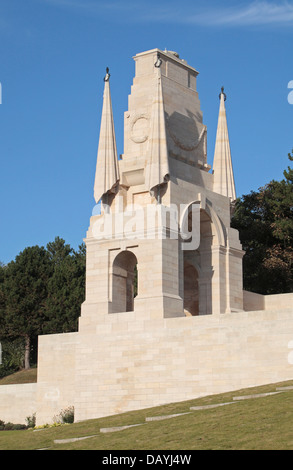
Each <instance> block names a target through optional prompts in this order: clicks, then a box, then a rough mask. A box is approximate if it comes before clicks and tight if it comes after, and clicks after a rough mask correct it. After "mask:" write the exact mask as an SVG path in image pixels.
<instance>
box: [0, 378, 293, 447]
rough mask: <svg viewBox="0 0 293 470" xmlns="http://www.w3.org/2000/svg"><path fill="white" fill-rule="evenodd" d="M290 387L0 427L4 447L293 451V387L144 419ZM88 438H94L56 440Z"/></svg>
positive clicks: (245, 391) (257, 389)
mask: <svg viewBox="0 0 293 470" xmlns="http://www.w3.org/2000/svg"><path fill="white" fill-rule="evenodd" d="M289 385H293V380H292V381H290V382H286V383H285V384H284V383H282V384H272V385H267V386H262V387H256V388H250V389H246V390H239V391H237V392H231V393H225V394H221V395H214V396H210V397H205V398H200V399H195V400H191V401H187V402H181V403H175V404H171V405H165V406H160V407H156V408H151V409H146V410H142V411H133V412H129V413H123V414H120V415H115V416H110V417H107V418H100V419H94V420H88V421H83V422H80V423H75V424H70V425H64V426H61V427H57V428H47V429H43V430H40V431H32V430H25V431H1V432H0V450H29V449H44V448H48V449H51V450H74V449H75V450H105V451H106V450H111V451H115V450H181V451H182V450H207V449H212V450H218V449H219V450H277V449H280V450H293V406H292V404H293V390H292V391H286V392H282V393H279V394H277V395H271V396H267V397H263V398H253V399H250V400H243V401H238V402H236V403H234V404H232V405H226V406H222V407H219V408H213V409H208V410H201V411H192V412H190V413H189V414H186V415H183V416H178V417H175V418H171V419H168V420H164V421H148V422H146V421H145V419H146V417H153V416H160V415H170V414H177V413H185V412H189V411H190V407H191V406H199V405H208V404H214V403H225V402H229V401H233V397H235V396H237V395H238V396H239V395H246V394H253V393H264V392H274V391H275V390H276V387H277V386H289ZM0 418H1V417H0ZM132 424H140V426H136V427H133V428H129V429H125V430H123V431H119V432H112V433H106V434H104V433H101V432H100V428H109V427H116V426H125V425H132ZM86 436H94V437H91V438H89V439H85V440H80V441H77V442H72V443H64V444H56V443H54V440H61V439H69V438H78V437H86Z"/></svg>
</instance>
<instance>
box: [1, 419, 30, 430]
mask: <svg viewBox="0 0 293 470" xmlns="http://www.w3.org/2000/svg"><path fill="white" fill-rule="evenodd" d="M23 429H27V426H26V425H25V424H13V423H9V422H8V423H5V422H4V421H2V420H1V419H0V431H20V430H23Z"/></svg>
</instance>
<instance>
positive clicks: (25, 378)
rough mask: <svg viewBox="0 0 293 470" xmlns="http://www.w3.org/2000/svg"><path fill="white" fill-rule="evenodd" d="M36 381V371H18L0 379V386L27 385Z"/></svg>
mask: <svg viewBox="0 0 293 470" xmlns="http://www.w3.org/2000/svg"><path fill="white" fill-rule="evenodd" d="M36 381H37V369H36V368H34V369H28V370H20V371H19V372H15V374H11V375H7V376H6V377H3V378H2V379H0V385H12V384H27V383H35V382H36Z"/></svg>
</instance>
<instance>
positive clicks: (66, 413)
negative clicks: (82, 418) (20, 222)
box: [53, 406, 74, 424]
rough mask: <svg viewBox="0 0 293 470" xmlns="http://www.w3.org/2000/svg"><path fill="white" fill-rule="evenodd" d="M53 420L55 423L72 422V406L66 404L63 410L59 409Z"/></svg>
mask: <svg viewBox="0 0 293 470" xmlns="http://www.w3.org/2000/svg"><path fill="white" fill-rule="evenodd" d="M53 421H54V422H55V423H64V424H72V423H74V406H68V407H67V408H65V409H64V410H61V411H60V413H59V415H57V416H54V418H53Z"/></svg>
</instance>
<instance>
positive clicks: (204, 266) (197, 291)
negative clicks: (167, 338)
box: [183, 206, 213, 316]
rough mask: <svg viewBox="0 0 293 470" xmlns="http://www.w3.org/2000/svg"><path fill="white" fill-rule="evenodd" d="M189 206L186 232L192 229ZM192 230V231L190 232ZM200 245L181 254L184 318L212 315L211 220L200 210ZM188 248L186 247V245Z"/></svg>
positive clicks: (194, 228) (205, 212)
mask: <svg viewBox="0 0 293 470" xmlns="http://www.w3.org/2000/svg"><path fill="white" fill-rule="evenodd" d="M193 223H194V221H192V211H191V206H190V208H189V212H188V231H189V232H190V233H191V232H193V233H194V231H195V230H196V227H192V224H193ZM192 228H193V230H192ZM198 230H199V231H200V244H199V247H198V248H197V249H190V250H189V249H186V250H185V251H184V252H183V305H184V313H185V315H186V316H191V315H192V316H196V315H207V314H210V313H212V292H211V288H212V285H211V281H212V273H213V267H212V246H213V233H212V220H211V217H210V215H209V214H208V213H207V211H205V210H203V209H200V224H199V227H198ZM187 247H188V245H187Z"/></svg>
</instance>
